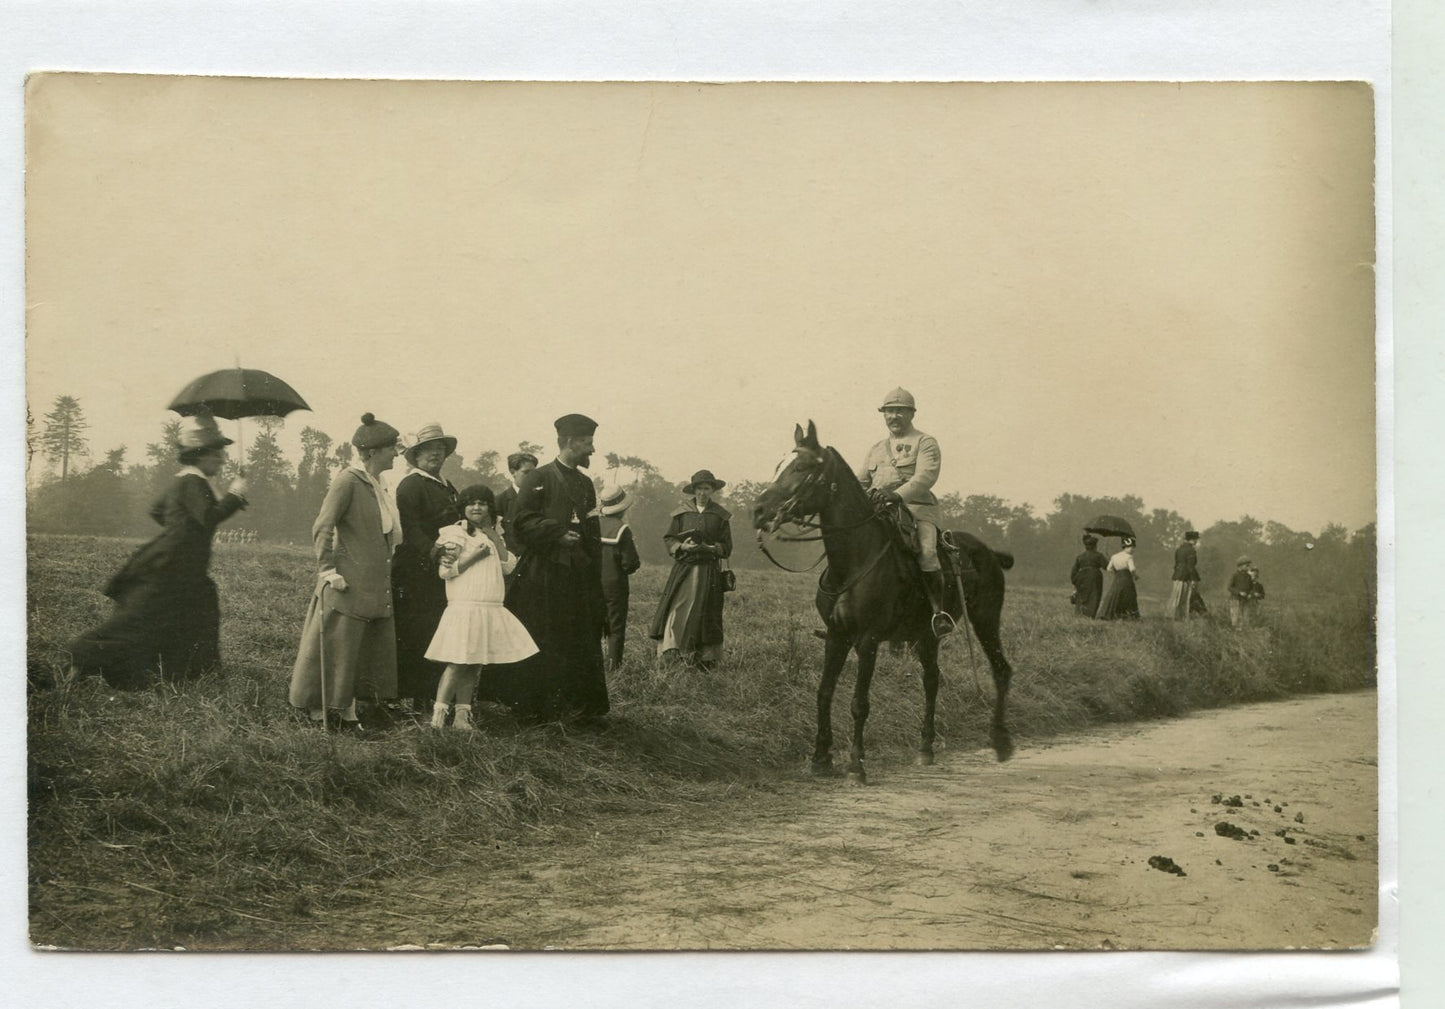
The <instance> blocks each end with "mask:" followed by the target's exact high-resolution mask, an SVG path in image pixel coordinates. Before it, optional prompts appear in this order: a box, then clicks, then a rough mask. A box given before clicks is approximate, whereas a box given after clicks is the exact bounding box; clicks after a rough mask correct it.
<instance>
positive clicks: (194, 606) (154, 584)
mask: <svg viewBox="0 0 1445 1009" xmlns="http://www.w3.org/2000/svg"><path fill="white" fill-rule="evenodd" d="M69 651H70V656H71V663H72V664H73V665H74V666H75V667H76V668H77V669H78V670H79V671H80V673H81V674H82V675H86V674H89V673H99V674H100V675H101V676H102V677H104V679H105V682H106V683H108V684H109V685H110V686H112V687H115V688H116V689H117V690H139V689H141V688H143V687H146V686H149V685H151V684H152V683H154V682H156V681H157V680H164V681H166V682H167V683H176V682H179V681H182V680H189V679H194V678H195V677H197V676H200V675H201V674H202V673H205V672H208V671H209V670H212V669H214V668H216V667H217V666H219V664H220V661H221V607H220V601H219V599H218V597H217V595H216V583H215V582H213V581H211V579H210V578H209V577H208V576H202V577H201V578H199V579H185V580H182V581H171V580H168V579H166V578H164V577H162V576H159V575H156V576H152V577H142V578H135V579H132V580H129V581H127V582H126V583H125V584H124V586H123V587H122V588H121V589H120V590H119V592H118V593H117V595H116V599H115V611H114V612H113V613H112V614H111V616H110V619H109V620H107V621H105V623H103V624H101V625H100V626H99V627H95V628H92V629H91V630H88V631H86V632H85V633H84V634H82V635H80V636H79V637H78V638H76V639H75V640H74V641H72V642H71V643H70V647H69Z"/></svg>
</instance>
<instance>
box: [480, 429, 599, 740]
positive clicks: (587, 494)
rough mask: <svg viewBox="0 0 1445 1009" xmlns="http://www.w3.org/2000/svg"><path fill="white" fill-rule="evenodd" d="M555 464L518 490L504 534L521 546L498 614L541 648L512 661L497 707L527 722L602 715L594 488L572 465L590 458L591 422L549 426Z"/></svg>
mask: <svg viewBox="0 0 1445 1009" xmlns="http://www.w3.org/2000/svg"><path fill="white" fill-rule="evenodd" d="M555 427H556V428H557V458H556V459H554V460H553V461H552V462H549V463H547V464H546V465H545V466H539V467H538V468H537V469H535V470H532V471H531V472H530V473H526V474H525V475H524V476H523V477H522V479H521V481H520V482H519V483H518V491H517V503H516V507H515V509H514V512H513V514H514V518H513V521H512V531H513V534H514V535H515V536H516V537H517V539H518V541H519V542H520V544H521V554H522V557H521V560H520V561H519V562H518V564H517V571H516V579H515V580H514V581H513V582H512V586H511V588H510V589H509V590H508V592H507V608H508V609H509V610H511V611H512V612H513V613H514V614H516V616H517V619H519V620H520V621H522V624H523V626H525V627H526V628H527V633H529V634H531V635H532V640H533V641H535V642H536V643H537V648H538V649H540V653H539V654H538V655H535V656H533V657H532V658H530V659H528V660H526V661H525V662H522V663H519V664H518V665H517V667H516V670H515V673H516V675H515V676H512V677H509V678H508V679H510V680H511V681H512V684H511V686H510V687H509V688H508V690H507V692H508V693H509V694H511V696H510V697H504V698H502V699H503V700H506V701H508V703H511V704H512V705H513V707H514V709H515V710H516V712H517V714H518V715H519V716H520V717H522V718H524V719H527V720H532V721H548V720H553V719H570V718H577V719H580V720H582V721H583V722H584V723H586V722H592V723H595V722H597V721H598V720H599V719H601V718H602V716H604V715H606V714H607V707H608V704H607V679H606V676H605V674H604V672H603V662H602V634H603V633H605V628H606V604H605V603H604V601H603V596H602V532H601V525H600V523H599V514H598V509H597V489H596V488H595V487H594V486H593V484H592V480H591V478H590V477H588V476H587V475H586V474H584V473H582V472H581V471H580V469H579V467H586V465H587V464H588V463H589V462H590V461H591V460H592V452H593V446H592V433H593V432H594V431H595V430H596V429H597V422H596V421H594V420H592V419H590V418H588V417H584V416H582V415H581V414H575V413H573V414H568V415H567V416H565V417H560V418H558V420H557V421H556V424H555Z"/></svg>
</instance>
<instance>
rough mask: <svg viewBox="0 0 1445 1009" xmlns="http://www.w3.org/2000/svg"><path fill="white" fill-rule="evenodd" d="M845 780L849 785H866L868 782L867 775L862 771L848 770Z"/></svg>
mask: <svg viewBox="0 0 1445 1009" xmlns="http://www.w3.org/2000/svg"><path fill="white" fill-rule="evenodd" d="M847 781H848V784H850V785H858V786H861V785H866V784H868V775H867V774H866V773H864V772H863V771H849V772H848V777H847Z"/></svg>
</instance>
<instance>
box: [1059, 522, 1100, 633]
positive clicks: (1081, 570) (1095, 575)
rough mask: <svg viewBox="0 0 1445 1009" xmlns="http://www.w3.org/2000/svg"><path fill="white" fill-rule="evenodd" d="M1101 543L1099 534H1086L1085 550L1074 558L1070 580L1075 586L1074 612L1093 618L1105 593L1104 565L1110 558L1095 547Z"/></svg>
mask: <svg viewBox="0 0 1445 1009" xmlns="http://www.w3.org/2000/svg"><path fill="white" fill-rule="evenodd" d="M1098 545H1099V538H1098V537H1097V536H1093V535H1088V534H1086V535H1085V536H1084V552H1083V553H1081V554H1079V556H1077V557H1075V558H1074V567H1073V570H1071V571H1070V572H1069V581H1070V582H1071V583H1073V586H1074V612H1075V613H1077V614H1078V615H1079V616H1081V617H1088V618H1090V619H1091V620H1092V619H1093V618H1094V616H1095V614H1097V613H1098V611H1099V600H1100V598H1102V597H1103V595H1104V567H1105V566H1106V565H1107V564H1108V563H1109V559H1108V558H1107V557H1105V556H1104V555H1103V554H1101V553H1099V551H1097V550H1095V549H1094V548H1095V547H1096V546H1098Z"/></svg>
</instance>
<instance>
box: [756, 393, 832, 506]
mask: <svg viewBox="0 0 1445 1009" xmlns="http://www.w3.org/2000/svg"><path fill="white" fill-rule="evenodd" d="M827 468H828V453H827V451H826V450H824V449H823V447H822V446H821V445H819V444H818V429H817V428H816V427H815V426H814V425H813V422H812V421H811V420H810V421H808V430H807V431H806V432H805V431H804V430H803V428H802V427H801V426H795V427H794V429H793V451H791V452H789V453H788V454H787V455H786V456H785V457H784V458H783V461H782V462H780V463H778V470H777V473H775V474H774V476H773V482H772V483H771V484H769V485H768V487H767V489H766V490H764V491H763V492H762V493H761V494H759V495H758V500H757V503H756V504H754V505H753V528H754V529H758V530H760V531H761V530H766V531H768V532H774V531H776V530H777V528H778V527H779V526H780V525H782V524H783V523H784V522H797V521H799V520H801V519H804V518H806V517H808V516H809V515H817V514H818V513H819V512H821V511H822V510H823V505H824V504H825V503H826V502H827V500H828V498H829V496H830V495H831V494H832V493H833V492H834V491H836V490H837V487H836V486H832V487H830V486H829V481H828V479H827V477H826V474H825V471H826V469H827Z"/></svg>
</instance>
